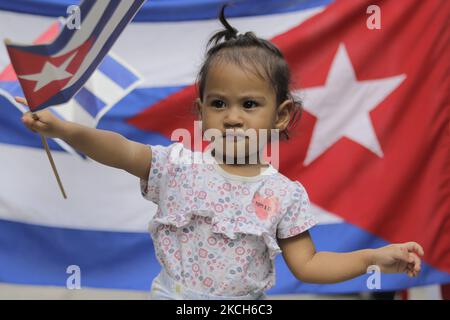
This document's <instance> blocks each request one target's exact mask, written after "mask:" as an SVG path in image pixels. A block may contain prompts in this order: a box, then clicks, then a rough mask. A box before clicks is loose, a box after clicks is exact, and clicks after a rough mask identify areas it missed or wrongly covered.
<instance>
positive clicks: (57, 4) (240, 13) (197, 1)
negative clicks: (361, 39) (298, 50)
mask: <svg viewBox="0 0 450 320" xmlns="http://www.w3.org/2000/svg"><path fill="white" fill-rule="evenodd" d="M331 2H333V0H259V1H258V3H257V5H255V1H241V2H237V3H236V4H234V5H232V6H230V7H229V8H228V9H227V16H228V17H246V16H257V15H267V14H275V13H288V12H293V11H299V10H306V9H311V8H315V7H321V6H325V5H327V4H329V3H331ZM225 3H230V1H229V0H228V1H227V0H209V1H205V0H184V1H167V0H151V1H147V2H146V3H145V4H144V6H143V7H142V8H141V10H140V11H139V12H138V14H137V15H136V17H135V18H134V21H136V22H157V21H161V22H162V21H187V20H203V19H216V18H217V15H218V12H219V9H220V7H221V6H222V5H223V4H225ZM73 4H74V1H73V0H39V1H23V0H22V1H11V0H0V10H8V11H15V12H23V13H29V14H35V15H42V16H51V17H60V16H66V15H67V13H66V10H67V7H68V6H69V5H73Z"/></svg>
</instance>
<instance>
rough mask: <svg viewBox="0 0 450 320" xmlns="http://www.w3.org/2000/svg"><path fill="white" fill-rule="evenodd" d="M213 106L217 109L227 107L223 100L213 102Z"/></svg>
mask: <svg viewBox="0 0 450 320" xmlns="http://www.w3.org/2000/svg"><path fill="white" fill-rule="evenodd" d="M211 105H212V106H213V107H215V108H223V107H224V106H225V103H224V102H223V101H222V100H213V101H212V102H211Z"/></svg>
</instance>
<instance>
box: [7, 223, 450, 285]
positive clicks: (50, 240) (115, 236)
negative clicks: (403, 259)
mask: <svg viewBox="0 0 450 320" xmlns="http://www.w3.org/2000/svg"><path fill="white" fill-rule="evenodd" d="M312 230H313V231H312V232H311V234H312V237H313V241H314V242H315V243H316V245H317V250H318V251H322V250H332V251H334V250H336V251H340V250H339V249H340V246H339V244H341V245H342V246H344V244H345V245H348V244H349V243H355V244H356V243H358V245H357V246H356V245H355V246H354V248H353V249H358V248H361V247H363V246H369V247H370V246H371V245H372V246H373V245H377V246H378V245H383V244H385V243H384V241H382V240H380V239H378V238H376V237H374V236H372V235H370V234H368V233H366V232H364V231H362V230H360V229H358V228H356V227H354V226H351V225H349V224H346V223H342V224H336V225H324V226H318V227H315V228H313V229H312ZM359 239H364V241H363V242H359V241H358V240H359ZM349 240H350V242H349ZM348 248H349V249H348V250H353V249H352V248H351V246H349V247H348ZM69 265H78V266H79V267H80V268H81V287H83V286H85V287H94V288H111V289H130V290H142V291H148V290H149V288H150V284H151V281H152V279H153V278H154V277H155V276H156V275H157V274H158V272H159V270H160V266H159V264H158V262H157V260H156V258H155V255H154V250H153V246H152V241H151V238H150V236H149V235H148V234H147V233H131V232H130V233H127V232H107V231H87V230H76V229H66V228H54V227H44V226H38V225H32V224H26V223H19V222H11V221H6V220H1V219H0V266H1V267H0V282H8V283H21V284H32V285H54V286H61V287H64V286H65V285H66V280H67V278H68V277H69V274H66V269H67V267H68V266H69ZM276 268H277V271H276V274H277V279H276V286H275V287H274V288H273V289H271V290H270V291H269V292H268V293H269V294H287V293H306V292H308V293H343V292H347V293H350V292H357V291H361V290H367V287H366V281H367V278H368V277H369V275H363V276H361V277H358V278H356V279H353V280H350V281H346V282H343V283H339V284H333V285H317V284H303V283H301V282H299V281H298V280H296V279H295V278H294V277H293V276H292V274H291V273H290V272H289V270H288V268H287V266H286V264H285V263H284V260H283V259H282V257H281V255H279V256H278V257H277V260H276ZM449 281H450V274H448V273H444V272H440V271H438V270H435V269H434V268H431V267H430V266H429V265H427V264H423V270H422V273H421V276H420V277H419V278H414V279H411V278H408V277H407V276H406V275H386V274H382V276H381V289H382V290H397V289H401V288H405V287H409V286H412V285H414V286H417V285H425V284H432V283H438V282H442V283H443V282H449Z"/></svg>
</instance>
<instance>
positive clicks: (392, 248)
mask: <svg viewBox="0 0 450 320" xmlns="http://www.w3.org/2000/svg"><path fill="white" fill-rule="evenodd" d="M423 255H424V251H423V248H422V247H421V246H420V245H419V244H418V243H416V242H406V243H399V244H391V245H388V246H385V247H382V248H379V249H375V250H374V253H373V264H375V265H377V266H378V267H380V269H381V272H383V273H403V272H405V273H406V274H407V275H408V276H409V277H416V276H417V275H418V274H419V272H420V269H421V261H420V257H419V256H423Z"/></svg>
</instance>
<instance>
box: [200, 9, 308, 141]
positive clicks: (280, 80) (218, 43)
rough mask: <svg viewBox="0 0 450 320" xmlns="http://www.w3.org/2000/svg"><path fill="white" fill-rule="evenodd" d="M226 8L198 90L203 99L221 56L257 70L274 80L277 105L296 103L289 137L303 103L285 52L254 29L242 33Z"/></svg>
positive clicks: (247, 68)
mask: <svg viewBox="0 0 450 320" xmlns="http://www.w3.org/2000/svg"><path fill="white" fill-rule="evenodd" d="M225 7H226V5H224V6H223V7H222V10H221V11H220V16H219V20H220V22H221V23H222V25H223V26H224V27H225V29H224V30H221V31H218V32H217V33H215V34H214V35H213V36H212V37H211V39H209V41H208V45H207V50H208V51H207V53H206V59H205V61H204V62H203V65H202V67H201V68H200V72H199V74H198V76H197V89H198V94H199V97H200V100H203V94H204V90H205V84H206V76H207V74H208V71H209V69H210V67H211V64H212V63H213V62H216V61H217V60H218V59H225V60H226V61H231V62H233V63H235V64H237V65H238V66H240V67H242V68H243V69H244V70H250V71H251V72H256V73H257V74H258V75H259V76H260V77H262V78H263V79H267V80H269V81H270V82H271V84H272V87H273V88H274V90H275V94H276V104H277V106H279V105H280V104H281V103H282V102H284V101H285V100H287V99H290V100H292V101H293V103H294V108H293V110H292V112H291V119H290V121H289V125H288V126H287V128H286V129H285V130H283V131H282V133H283V134H284V135H285V137H286V139H289V132H288V131H289V129H292V128H293V127H294V126H295V125H296V124H297V122H298V121H299V120H300V118H301V115H302V110H303V108H302V103H301V101H300V100H299V99H298V98H296V97H294V96H293V95H292V94H291V92H290V90H289V88H290V81H291V75H290V71H289V66H288V64H287V62H286V60H285V59H284V56H283V54H282V53H281V51H280V50H279V49H278V48H277V47H276V46H275V45H274V44H272V43H271V42H270V41H267V40H264V39H261V38H258V37H257V36H256V35H255V34H254V33H253V32H246V33H245V34H238V31H237V30H236V28H234V27H232V26H231V25H230V24H229V23H228V21H227V20H226V19H225V14H224V12H225Z"/></svg>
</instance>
